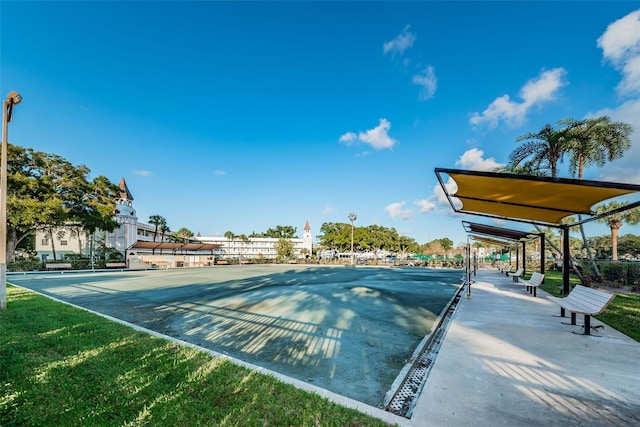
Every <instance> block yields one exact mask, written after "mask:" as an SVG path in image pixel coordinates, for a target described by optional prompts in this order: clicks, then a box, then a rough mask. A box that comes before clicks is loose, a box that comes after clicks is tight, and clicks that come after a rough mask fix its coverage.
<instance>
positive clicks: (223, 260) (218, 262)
mask: <svg viewBox="0 0 640 427" xmlns="http://www.w3.org/2000/svg"><path fill="white" fill-rule="evenodd" d="M216 265H229V261H227V260H226V259H219V260H216Z"/></svg>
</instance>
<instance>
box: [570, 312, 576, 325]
mask: <svg viewBox="0 0 640 427" xmlns="http://www.w3.org/2000/svg"><path fill="white" fill-rule="evenodd" d="M571 324H572V325H575V324H576V314H575V313H573V312H572V313H571Z"/></svg>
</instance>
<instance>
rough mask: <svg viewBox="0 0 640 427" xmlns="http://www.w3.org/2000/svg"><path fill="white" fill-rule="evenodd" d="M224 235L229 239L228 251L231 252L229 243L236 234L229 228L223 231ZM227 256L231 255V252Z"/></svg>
mask: <svg viewBox="0 0 640 427" xmlns="http://www.w3.org/2000/svg"><path fill="white" fill-rule="evenodd" d="M224 237H225V238H226V239H227V240H228V241H229V252H231V247H232V246H231V244H232V243H233V241H234V240H235V238H236V235H235V234H234V233H233V231H231V230H229V231H226V232H225V233H224ZM229 256H231V253H229Z"/></svg>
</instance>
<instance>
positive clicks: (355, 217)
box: [349, 212, 358, 265]
mask: <svg viewBox="0 0 640 427" xmlns="http://www.w3.org/2000/svg"><path fill="white" fill-rule="evenodd" d="M357 218H358V216H357V215H356V214H355V213H353V212H351V213H350V214H349V220H351V265H353V221H355V220H356V219H357Z"/></svg>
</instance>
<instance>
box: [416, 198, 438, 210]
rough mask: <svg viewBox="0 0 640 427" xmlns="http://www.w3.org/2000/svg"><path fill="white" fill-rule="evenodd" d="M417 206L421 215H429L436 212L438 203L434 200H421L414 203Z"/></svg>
mask: <svg viewBox="0 0 640 427" xmlns="http://www.w3.org/2000/svg"><path fill="white" fill-rule="evenodd" d="M413 203H414V204H415V205H416V206H418V208H419V209H418V211H419V212H420V213H427V212H431V211H434V210H435V209H436V206H437V205H436V202H435V201H434V200H433V198H431V199H420V200H416V201H415V202H413Z"/></svg>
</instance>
